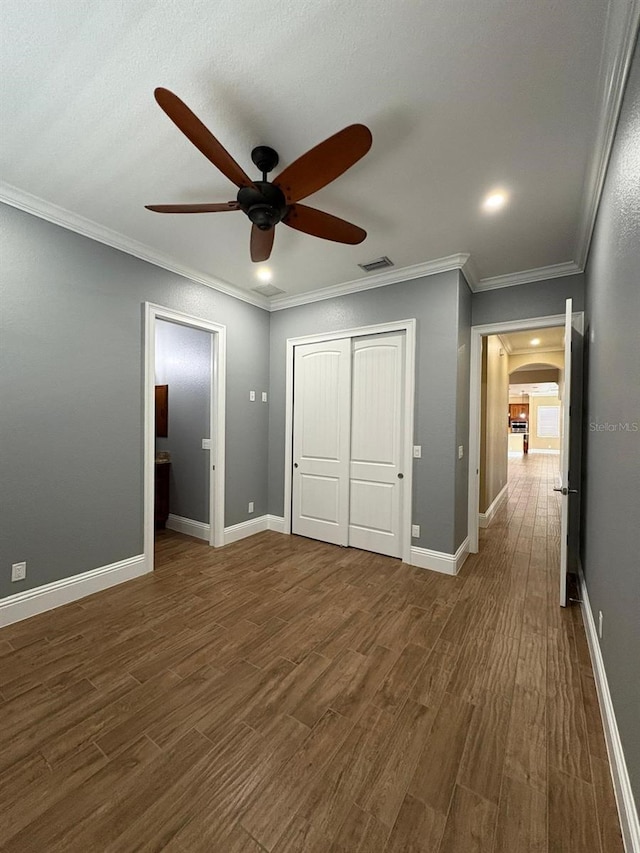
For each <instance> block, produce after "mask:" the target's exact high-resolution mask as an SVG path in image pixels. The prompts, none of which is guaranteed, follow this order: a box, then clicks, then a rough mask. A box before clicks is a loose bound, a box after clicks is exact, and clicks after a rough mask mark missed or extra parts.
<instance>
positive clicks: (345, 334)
mask: <svg viewBox="0 0 640 853" xmlns="http://www.w3.org/2000/svg"><path fill="white" fill-rule="evenodd" d="M391 332H404V333H405V335H406V338H405V344H406V346H405V371H404V381H405V387H404V407H405V412H404V414H405V417H404V434H403V455H404V458H403V465H404V479H403V480H402V484H403V492H402V527H403V530H402V534H401V537H402V560H403V562H405V563H411V550H412V549H411V519H412V517H413V515H412V496H413V465H414V459H413V424H414V416H415V384H416V321H415V319H410V320H398V321H395V322H391V323H379V324H378V325H375V326H358V327H356V328H351V329H340V330H338V331H335V332H320V333H319V334H316V335H306V336H304V337H300V338H287V351H286V366H285V370H286V378H285V451H284V528H283V532H284V533H291V487H292V483H291V477H292V466H293V356H294V348H295V347H296V346H301V345H303V344H313V343H321V342H323V341H335V340H340V339H341V338H359V337H363V336H365V335H380V334H388V333H391Z"/></svg>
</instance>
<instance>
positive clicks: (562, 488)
mask: <svg viewBox="0 0 640 853" xmlns="http://www.w3.org/2000/svg"><path fill="white" fill-rule="evenodd" d="M553 491H554V492H560V493H561V494H563V495H577V494H578V490H577V489H568V488H567V487H566V486H558V487H556V486H554V487H553Z"/></svg>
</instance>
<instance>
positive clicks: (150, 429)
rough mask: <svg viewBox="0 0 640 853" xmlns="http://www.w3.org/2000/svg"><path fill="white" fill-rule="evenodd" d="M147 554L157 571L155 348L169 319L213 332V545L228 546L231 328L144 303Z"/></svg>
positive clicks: (211, 428)
mask: <svg viewBox="0 0 640 853" xmlns="http://www.w3.org/2000/svg"><path fill="white" fill-rule="evenodd" d="M144 309H145V311H144V318H145V322H144V354H145V376H144V553H145V557H146V559H147V562H148V563H149V566H150V567H151V569H153V560H154V550H153V541H154V534H155V523H154V496H155V486H154V474H155V349H156V321H157V320H167V321H169V322H171V323H178V324H179V325H182V326H190V327H192V328H195V329H202V330H203V331H205V332H211V333H212V342H211V360H212V369H211V394H210V408H209V423H210V425H211V427H210V430H211V447H212V450H211V451H210V456H209V462H210V464H211V466H212V468H211V472H210V477H209V544H210V545H213V546H215V547H219V546H221V545H224V486H225V405H226V374H227V370H226V352H227V328H226V326H223V325H221V324H220V323H213V322H212V321H211V320H204V319H202V318H200V317H193V316H191V315H190V314H184V313H182V312H181V311H173V310H172V309H170V308H165V307H163V306H162V305H155V304H154V303H152V302H145V303H144Z"/></svg>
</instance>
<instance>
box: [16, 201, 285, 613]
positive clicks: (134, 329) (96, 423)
mask: <svg viewBox="0 0 640 853" xmlns="http://www.w3.org/2000/svg"><path fill="white" fill-rule="evenodd" d="M0 228H1V235H0V236H1V239H2V261H1V264H2V270H1V276H0V280H1V287H2V290H1V292H0V346H1V348H2V352H1V355H0V358H1V361H2V370H1V371H0V374H1V376H0V382H1V385H0V400H1V401H2V405H1V406H0V453H1V454H2V458H1V460H0V470H1V474H0V476H1V478H2V489H1V490H0V492H1V493H0V523H1V530H0V537H1V541H0V597H2V596H6V595H10V594H13V593H17V592H20V591H22V590H24V589H29V588H31V587H36V586H39V585H41V584H44V583H48V582H51V581H55V580H58V579H59V578H64V577H68V576H70V575H74V574H77V573H79V572H83V571H86V570H88V569H93V568H96V567H98V566H103V565H106V564H109V563H113V562H115V561H117V560H122V559H124V558H126V557H130V556H133V555H135V554H140V553H141V552H142V548H143V523H142V484H143V471H142V467H143V465H142V462H143V396H142V386H143V346H142V330H143V302H144V301H145V300H149V301H152V302H156V303H159V304H161V305H164V306H167V307H169V308H173V309H176V310H179V311H184V312H187V313H189V314H193V315H195V316H199V317H204V318H207V319H211V320H214V321H216V322H219V323H223V324H225V325H226V326H227V331H228V336H227V337H228V340H227V365H228V367H227V489H226V512H225V523H226V524H227V525H230V524H234V523H237V522H240V521H243V520H245V519H246V518H248V515H247V503H248V501H250V500H253V501H255V515H261V514H263V513H265V512H266V504H267V428H268V406H267V405H265V404H262V403H250V402H249V390H250V389H256V390H261V389H266V388H267V382H268V370H269V360H268V352H269V348H268V347H269V344H268V336H269V315H268V313H267V312H266V311H263V310H262V309H260V308H256V307H254V306H251V305H248V304H247V303H244V302H241V301H239V300H237V299H233V298H231V297H227V296H225V295H224V294H222V293H219V292H217V291H214V290H212V289H211V288H208V287H205V286H204V285H200V284H196V283H194V282H191V281H188V280H187V279H184V278H181V277H180V276H177V275H174V274H173V273H169V272H166V271H165V270H162V269H159V268H158V267H155V266H153V265H151V264H147V263H145V262H144V261H140V260H138V259H136V258H133V257H131V256H129V255H125V254H123V253H121V252H118V251H116V250H115V249H111V248H109V247H107V246H103V245H102V244H100V243H96V242H95V241H93V240H89V239H87V238H85V237H81V236H79V235H77V234H74V233H72V232H70V231H67V230H65V229H63V228H59V227H58V226H55V225H51V224H50V223H47V222H45V221H43V220H41V219H38V218H36V217H34V216H30V215H29V214H27V213H23V212H22V211H18V210H15V209H14V208H11V207H7V206H4V205H0ZM259 398H260V397H259V395H258V399H259ZM20 560H26V561H27V564H28V565H27V578H26V580H25V581H21V582H17V583H11V582H10V580H9V577H10V567H11V564H12V563H14V562H17V561H20Z"/></svg>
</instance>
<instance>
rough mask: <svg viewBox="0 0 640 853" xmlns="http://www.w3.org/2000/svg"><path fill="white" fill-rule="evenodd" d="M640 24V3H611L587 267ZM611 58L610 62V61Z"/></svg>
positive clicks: (579, 253) (588, 185)
mask: <svg viewBox="0 0 640 853" xmlns="http://www.w3.org/2000/svg"><path fill="white" fill-rule="evenodd" d="M639 24H640V2H639V1H638V0H631V2H629V3H611V2H610V3H609V9H608V13H607V26H606V34H605V39H604V45H603V51H602V60H601V65H600V76H599V80H598V87H597V91H598V95H599V98H600V100H601V102H604V105H603V108H602V110H601V113H600V120H599V126H598V133H597V137H596V141H595V145H594V148H593V156H592V158H591V162H590V164H589V166H588V172H587V178H586V180H585V184H584V189H583V194H582V204H581V205H580V211H581V215H580V225H579V228H578V237H577V240H576V250H575V258H576V261H577V263H578V265H579V266H582V267H583V268H584V267H585V266H586V263H587V258H588V256H589V247H590V245H591V238H592V236H593V229H594V227H595V224H596V217H597V215H598V207H599V206H600V198H601V197H602V190H603V188H604V181H605V177H606V174H607V167H608V165H609V158H610V157H611V150H612V148H613V142H614V139H615V134H616V127H617V124H618V117H619V115H620V109H621V107H622V99H623V97H624V90H625V85H626V82H627V76H628V74H629V68H630V67H631V60H632V59H633V51H634V46H635V42H636V38H637V35H638V26H639ZM607 58H609V60H610V61H609V62H607V61H606V60H607Z"/></svg>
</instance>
